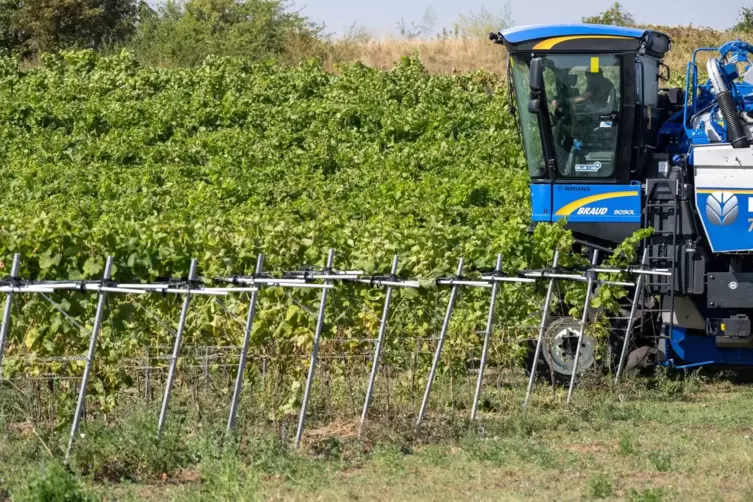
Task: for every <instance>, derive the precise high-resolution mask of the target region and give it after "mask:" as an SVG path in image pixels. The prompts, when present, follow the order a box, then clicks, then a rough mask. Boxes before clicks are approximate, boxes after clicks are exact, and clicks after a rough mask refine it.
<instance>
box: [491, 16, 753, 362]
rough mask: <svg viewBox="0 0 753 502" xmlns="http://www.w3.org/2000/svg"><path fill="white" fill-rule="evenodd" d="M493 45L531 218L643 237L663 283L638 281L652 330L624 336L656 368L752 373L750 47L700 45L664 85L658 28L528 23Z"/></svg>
mask: <svg viewBox="0 0 753 502" xmlns="http://www.w3.org/2000/svg"><path fill="white" fill-rule="evenodd" d="M491 38H492V40H494V41H495V42H496V43H499V44H500V45H504V47H505V49H506V50H507V53H508V56H509V65H508V80H509V84H510V95H511V108H512V111H513V112H514V114H515V115H516V116H517V122H518V128H519V131H520V136H521V141H522V146H523V148H524V151H525V156H526V159H527V164H528V170H529V174H530V191H531V194H530V195H531V209H532V220H533V223H534V224H543V223H551V222H555V221H558V220H562V219H565V220H566V225H567V227H568V228H569V229H571V230H572V232H573V234H574V235H575V236H576V238H578V239H579V241H581V242H587V243H589V244H592V245H593V247H594V248H600V249H604V248H613V247H614V246H616V245H617V244H619V243H620V242H622V241H623V240H624V239H625V238H626V237H628V236H630V235H632V234H633V233H634V232H635V231H636V230H638V229H640V228H652V229H653V233H652V235H651V236H650V237H648V238H647V239H646V240H645V241H644V243H643V244H642V248H643V249H642V250H640V251H641V252H639V253H638V254H637V255H638V256H645V257H646V258H645V262H644V263H642V266H644V267H647V268H650V269H652V270H656V269H659V268H663V269H666V270H669V271H670V272H671V276H663V277H660V276H648V277H647V280H646V282H645V284H644V285H643V287H644V290H645V293H646V294H645V295H644V296H645V298H644V300H642V301H643V302H644V303H646V305H651V306H653V308H652V309H648V312H650V314H649V315H648V317H650V318H651V319H650V320H651V321H652V322H649V323H648V324H649V325H650V326H651V328H650V329H649V330H646V329H645V326H646V322H645V321H646V319H645V318H644V319H641V322H640V323H634V324H635V326H638V325H639V324H640V326H641V329H640V331H639V330H638V328H637V327H636V328H635V329H634V330H633V332H632V333H628V336H627V337H624V336H623V338H628V339H629V340H630V344H631V348H632V349H634V350H636V351H639V352H640V353H645V352H646V347H650V349H651V353H652V354H655V355H656V356H657V358H656V359H657V361H658V362H660V363H662V364H665V365H672V366H676V367H692V366H701V365H706V364H734V365H737V364H743V365H752V364H753V337H752V336H751V326H750V317H751V316H753V256H752V255H751V253H753V150H751V142H753V70H752V69H751V68H752V67H753V66H752V65H751V61H750V57H751V55H752V54H753V46H751V45H749V44H747V43H746V42H742V41H733V42H729V43H727V44H725V45H723V46H722V47H719V48H700V49H698V50H696V51H695V52H694V53H693V57H692V61H690V62H689V63H688V66H687V72H686V84H685V87H684V88H667V87H665V85H666V83H668V82H669V78H670V75H669V68H668V67H667V66H666V65H665V64H664V63H663V58H664V56H665V55H666V53H667V52H668V51H669V50H670V48H671V41H670V38H669V37H668V36H667V35H666V34H664V33H661V32H658V31H653V30H644V29H639V28H626V27H617V26H605V25H587V24H578V25H552V26H528V27H521V28H514V29H510V30H506V31H503V32H500V33H497V34H492V35H491ZM700 58H703V59H704V62H705V64H700V63H699V59H700ZM699 66H701V68H700V69H699ZM701 73H703V74H704V80H705V81H701V78H700V74H701ZM602 256H603V254H602ZM642 307H643V305H642ZM644 312H645V311H644Z"/></svg>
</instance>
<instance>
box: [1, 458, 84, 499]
mask: <svg viewBox="0 0 753 502" xmlns="http://www.w3.org/2000/svg"><path fill="white" fill-rule="evenodd" d="M14 499H15V500H19V501H24V502H50V501H53V500H54V501H56V502H88V501H94V500H96V499H95V497H94V496H93V495H91V494H89V493H88V492H87V491H86V490H85V489H84V487H83V486H82V484H81V483H80V481H78V480H77V479H76V478H75V477H74V476H73V474H71V473H70V472H69V471H68V470H66V468H65V467H64V466H63V465H62V464H60V463H58V462H56V461H50V462H48V463H46V464H44V465H43V466H42V467H41V468H40V469H33V470H31V471H30V472H29V475H28V477H27V479H26V484H25V486H23V487H22V488H21V489H20V490H18V492H17V493H15V494H14Z"/></svg>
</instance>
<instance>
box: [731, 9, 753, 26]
mask: <svg viewBox="0 0 753 502" xmlns="http://www.w3.org/2000/svg"><path fill="white" fill-rule="evenodd" d="M734 29H736V30H739V31H746V32H753V8H751V7H743V8H742V9H740V20H739V22H738V23H737V24H736V25H735V28H734Z"/></svg>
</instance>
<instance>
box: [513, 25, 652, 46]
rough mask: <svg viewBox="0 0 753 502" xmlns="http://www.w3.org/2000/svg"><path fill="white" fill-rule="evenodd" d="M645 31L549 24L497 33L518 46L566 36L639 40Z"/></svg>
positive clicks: (622, 27)
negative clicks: (533, 41)
mask: <svg viewBox="0 0 753 502" xmlns="http://www.w3.org/2000/svg"><path fill="white" fill-rule="evenodd" d="M646 31H647V30H643V29H640V28H627V27H624V26H610V25H605V24H550V25H531V26H519V27H517V28H510V29H508V30H504V31H501V32H499V34H500V35H501V36H502V38H503V39H504V40H505V41H506V42H509V43H511V44H519V43H523V42H528V41H532V40H540V39H542V38H552V37H567V36H594V35H596V36H599V35H601V36H610V37H627V38H635V39H641V38H643V36H644V35H645V34H646Z"/></svg>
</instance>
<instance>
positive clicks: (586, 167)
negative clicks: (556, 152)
mask: <svg viewBox="0 0 753 502" xmlns="http://www.w3.org/2000/svg"><path fill="white" fill-rule="evenodd" d="M600 170H601V162H594V163H593V164H575V172H578V173H595V172H597V171H600Z"/></svg>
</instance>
